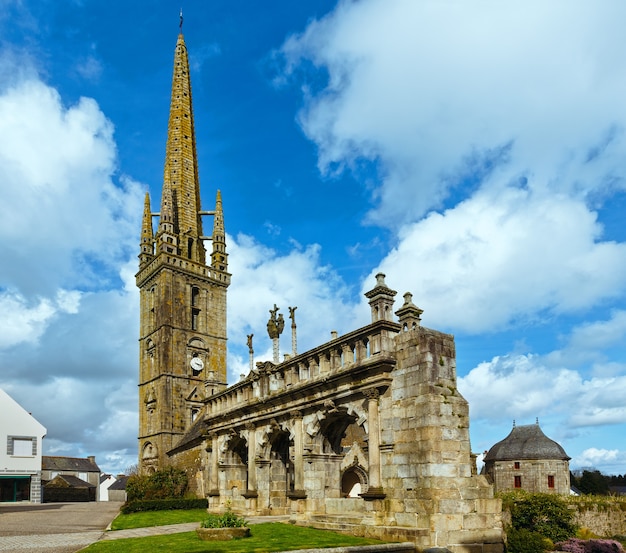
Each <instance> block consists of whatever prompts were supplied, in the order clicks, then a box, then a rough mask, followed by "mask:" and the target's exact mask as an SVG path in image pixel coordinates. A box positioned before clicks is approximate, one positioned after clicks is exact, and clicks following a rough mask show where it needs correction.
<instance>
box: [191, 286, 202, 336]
mask: <svg viewBox="0 0 626 553" xmlns="http://www.w3.org/2000/svg"><path fill="white" fill-rule="evenodd" d="M199 305H200V288H198V287H197V286H192V287H191V330H198V325H199V319H200V307H199Z"/></svg>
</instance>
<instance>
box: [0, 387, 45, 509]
mask: <svg viewBox="0 0 626 553" xmlns="http://www.w3.org/2000/svg"><path fill="white" fill-rule="evenodd" d="M46 432H47V431H46V428H45V427H44V426H43V425H42V424H40V423H39V422H38V421H37V420H36V419H35V417H33V416H32V415H31V414H30V413H29V412H28V411H26V410H25V409H23V408H22V407H21V406H20V405H19V404H18V403H17V402H16V401H15V400H14V399H13V398H12V397H11V396H9V394H7V393H6V392H5V391H4V390H2V389H0V501H30V502H31V503H41V449H42V441H43V438H44V436H45V435H46ZM5 444H6V445H5Z"/></svg>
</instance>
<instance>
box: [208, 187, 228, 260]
mask: <svg viewBox="0 0 626 553" xmlns="http://www.w3.org/2000/svg"><path fill="white" fill-rule="evenodd" d="M212 238H213V253H212V254H211V267H213V268H214V269H218V270H220V271H226V270H227V267H228V254H227V253H226V232H225V230H224V212H223V211H222V193H221V192H220V191H219V190H218V191H217V197H216V198H215V216H214V219H213V236H212Z"/></svg>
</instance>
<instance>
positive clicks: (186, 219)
mask: <svg viewBox="0 0 626 553" xmlns="http://www.w3.org/2000/svg"><path fill="white" fill-rule="evenodd" d="M162 194H163V195H162V198H161V220H160V225H159V234H162V233H163V232H164V231H165V228H163V227H164V225H167V224H168V223H170V224H172V225H173V226H172V228H171V231H170V232H172V233H173V234H174V235H175V236H176V238H177V240H176V242H177V248H175V251H174V252H172V253H175V254H176V255H181V256H184V257H187V258H188V259H191V260H193V261H196V262H198V263H202V264H204V263H205V250H204V246H203V245H202V243H201V240H200V237H201V236H202V235H203V231H202V219H201V216H200V209H201V208H200V182H199V179H198V161H197V154H196V136H195V130H194V122H193V109H192V102H191V80H190V77H189V59H188V56H187V46H186V45H185V39H184V37H183V34H182V33H180V34H179V35H178V40H177V42H176V50H175V53H174V75H173V77H172V96H171V101H170V114H169V122H168V127H167V145H166V149H165V168H164V171H163V193H162ZM170 202H171V203H170ZM168 204H169V205H168ZM168 217H171V220H170V221H168V220H167V218H168ZM163 246H164V245H162V244H159V250H162V249H163Z"/></svg>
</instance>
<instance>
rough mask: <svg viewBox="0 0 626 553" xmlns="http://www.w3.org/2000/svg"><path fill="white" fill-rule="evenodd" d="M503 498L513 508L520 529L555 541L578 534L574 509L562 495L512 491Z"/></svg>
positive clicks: (513, 514)
mask: <svg viewBox="0 0 626 553" xmlns="http://www.w3.org/2000/svg"><path fill="white" fill-rule="evenodd" d="M502 502H503V504H504V505H505V506H506V507H507V508H508V509H509V510H510V512H511V526H512V527H513V528H515V529H517V530H520V529H525V530H529V531H530V532H536V533H537V534H540V535H541V536H543V537H544V538H548V539H550V540H551V541H553V542H557V541H564V540H566V539H567V538H570V537H573V536H575V535H576V529H577V527H576V525H575V524H574V523H573V513H572V511H571V510H570V509H569V508H568V506H567V503H566V502H565V500H564V499H563V498H562V497H561V496H558V495H554V494H546V493H527V492H522V493H520V492H512V493H507V494H503V495H502Z"/></svg>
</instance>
